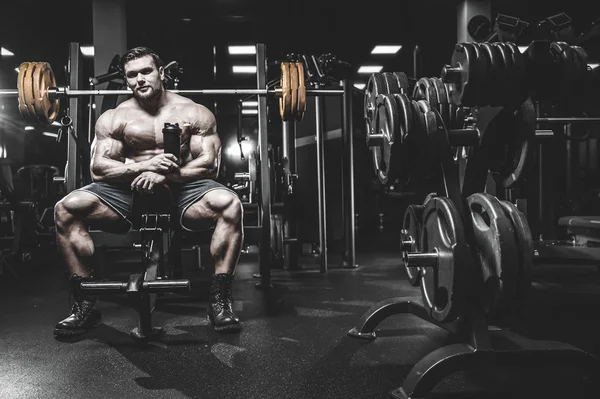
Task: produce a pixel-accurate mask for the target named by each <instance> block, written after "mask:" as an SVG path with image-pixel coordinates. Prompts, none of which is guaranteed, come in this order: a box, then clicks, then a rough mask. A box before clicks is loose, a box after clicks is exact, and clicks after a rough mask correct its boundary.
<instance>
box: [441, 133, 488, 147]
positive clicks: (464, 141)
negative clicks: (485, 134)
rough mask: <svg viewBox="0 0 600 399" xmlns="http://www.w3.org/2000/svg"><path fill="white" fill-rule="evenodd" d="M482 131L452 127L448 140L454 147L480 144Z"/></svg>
mask: <svg viewBox="0 0 600 399" xmlns="http://www.w3.org/2000/svg"><path fill="white" fill-rule="evenodd" d="M480 138H481V132H480V131H479V129H478V128H474V129H450V130H448V141H450V145H451V146H453V147H470V146H477V145H479V140H480Z"/></svg>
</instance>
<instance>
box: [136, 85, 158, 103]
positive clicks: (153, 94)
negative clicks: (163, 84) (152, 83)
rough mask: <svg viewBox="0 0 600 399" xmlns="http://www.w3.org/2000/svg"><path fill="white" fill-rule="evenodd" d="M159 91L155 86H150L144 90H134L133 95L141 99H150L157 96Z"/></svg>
mask: <svg viewBox="0 0 600 399" xmlns="http://www.w3.org/2000/svg"><path fill="white" fill-rule="evenodd" d="M159 94H160V92H159V91H158V90H156V89H155V88H153V87H151V88H149V89H148V90H147V91H145V92H139V91H138V90H135V92H134V97H135V98H137V99H138V100H141V101H151V100H153V99H155V98H157V97H158V96H159Z"/></svg>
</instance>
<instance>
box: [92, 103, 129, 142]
mask: <svg viewBox="0 0 600 399" xmlns="http://www.w3.org/2000/svg"><path fill="white" fill-rule="evenodd" d="M122 104H123V103H121V104H119V105H118V106H117V107H116V108H113V109H109V110H107V111H105V112H104V113H102V115H100V116H99V117H98V120H97V121H96V132H99V133H101V134H104V135H107V136H112V137H115V136H118V135H119V134H120V133H121V132H122V130H123V126H124V124H125V123H124V121H125V120H127V114H128V113H129V112H131V111H132V108H131V107H128V106H124V107H121V105H122ZM115 138H116V137H115Z"/></svg>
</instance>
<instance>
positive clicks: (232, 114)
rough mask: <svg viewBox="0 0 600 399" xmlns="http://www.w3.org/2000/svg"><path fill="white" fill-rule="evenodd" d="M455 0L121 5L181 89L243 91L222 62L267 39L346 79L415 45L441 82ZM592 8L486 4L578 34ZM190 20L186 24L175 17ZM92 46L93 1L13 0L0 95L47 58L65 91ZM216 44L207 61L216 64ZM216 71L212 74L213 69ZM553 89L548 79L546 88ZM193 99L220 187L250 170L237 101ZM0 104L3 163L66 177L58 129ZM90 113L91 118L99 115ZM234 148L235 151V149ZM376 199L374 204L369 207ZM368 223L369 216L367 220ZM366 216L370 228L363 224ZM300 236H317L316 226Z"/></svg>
mask: <svg viewBox="0 0 600 399" xmlns="http://www.w3.org/2000/svg"><path fill="white" fill-rule="evenodd" d="M457 4H458V2H456V1H447V0H423V1H415V2H407V1H392V0H380V1H376V2H375V1H370V2H357V3H356V4H354V3H352V2H347V1H340V0H335V1H327V0H318V1H317V0H308V1H301V2H291V1H272V0H268V1H263V0H261V1H259V0H252V1H245V0H205V1H195V2H192V1H184V0H171V1H168V2H158V3H155V2H150V1H147V0H128V1H127V5H126V9H127V17H126V24H127V45H128V47H133V46H138V45H144V46H148V47H152V48H153V49H155V50H156V51H157V52H158V53H159V54H161V56H162V57H163V59H164V61H165V62H169V61H172V60H176V61H178V62H179V63H180V66H181V67H182V68H183V69H184V73H183V75H182V77H181V82H180V88H181V89H190V88H195V89H198V88H252V87H254V86H255V84H256V77H255V75H254V74H251V75H237V74H235V75H234V74H233V73H231V65H232V64H233V63H234V62H235V63H243V64H247V65H254V64H255V58H254V56H253V55H250V56H236V57H235V58H234V57H232V56H230V55H228V54H227V51H226V48H227V45H229V44H254V43H256V42H261V43H265V44H266V47H267V58H268V61H269V62H274V61H277V60H281V59H282V58H283V57H284V56H285V55H286V54H288V53H291V52H295V53H305V54H315V55H320V54H323V53H333V54H335V55H336V56H337V57H338V58H340V59H342V60H345V61H347V62H349V63H350V64H351V65H352V66H353V70H354V72H356V70H357V69H358V67H359V66H360V65H361V64H363V63H376V64H380V65H383V66H384V70H389V71H392V70H394V71H406V72H407V73H408V74H409V75H412V73H413V60H412V56H413V49H414V47H415V45H418V46H419V48H420V50H421V56H422V63H421V65H422V70H421V71H420V76H439V74H440V70H441V67H442V66H443V65H444V64H445V63H447V62H449V60H450V57H451V55H452V51H453V45H454V44H455V43H456V41H457V33H456V32H457V11H456V10H457ZM599 7H600V6H598V5H597V4H596V5H595V3H594V2H583V1H568V2H546V1H541V0H536V1H517V0H514V1H513V0H502V1H493V2H492V20H493V19H494V18H495V16H496V15H497V14H498V13H502V14H508V15H511V16H515V17H519V18H522V19H524V20H525V21H527V22H529V23H530V27H533V26H534V25H535V23H536V22H537V21H539V20H541V19H543V18H545V17H547V16H550V15H553V14H556V13H558V12H565V13H567V14H568V15H569V16H570V17H571V18H572V19H573V26H574V28H575V30H576V31H577V32H581V31H583V30H585V29H586V27H587V26H588V25H589V24H590V23H591V22H592V21H594V20H595V19H597V18H599V17H600V10H599ZM184 18H185V19H190V20H189V21H184V20H183V19H184ZM532 38H533V34H532V29H528V30H527V31H526V32H525V33H524V34H523V35H522V37H521V38H520V41H519V43H517V44H519V45H527V44H528V43H529V42H530V41H531V40H532ZM70 42H78V43H80V44H81V45H91V44H93V34H92V2H91V1H90V0H79V1H73V0H66V1H61V2H47V1H40V0H21V1H19V2H11V3H8V4H3V6H2V12H1V13H0V45H1V46H3V47H5V48H8V49H10V50H11V51H12V52H14V54H15V55H14V56H13V57H2V58H1V59H0V88H1V89H14V88H15V87H16V77H17V73H16V72H15V70H14V69H15V68H16V67H18V65H19V64H20V63H21V62H23V61H47V62H49V63H50V64H51V65H52V67H53V70H54V72H55V74H56V77H57V80H58V85H59V86H64V85H66V74H65V72H64V68H65V66H66V65H65V64H66V62H67V57H68V44H69V43H70ZM386 43H387V44H401V45H402V46H403V48H402V50H401V51H400V53H399V54H397V55H396V56H372V55H370V51H371V49H372V48H373V46H374V45H375V44H386ZM213 47H214V48H215V49H216V58H213ZM586 50H587V51H588V54H589V59H590V62H598V61H599V60H600V46H598V44H597V43H590V45H589V47H588V48H586ZM83 62H84V74H85V75H86V76H84V77H83V78H84V81H86V80H87V77H89V76H95V75H99V74H102V73H104V72H106V71H94V70H93V62H92V60H91V59H90V58H83ZM214 63H216V65H217V73H216V76H214V75H213V64H214ZM278 74H279V69H278V68H277V67H271V68H270V69H269V71H268V78H269V79H274V78H277V77H278ZM354 79H355V80H356V82H363V83H364V82H365V81H366V75H358V74H356V73H354ZM549 84H552V82H549ZM195 99H196V101H198V102H200V103H202V104H204V105H206V106H208V107H209V108H210V109H211V110H213V112H214V113H215V114H216V116H217V123H218V129H219V134H220V135H221V138H222V141H223V148H224V151H223V154H224V159H223V166H224V170H225V174H226V178H227V179H232V177H233V174H234V173H235V172H237V171H245V170H246V168H247V166H246V164H245V163H244V162H242V161H241V159H240V157H239V150H237V149H236V146H235V135H236V124H237V121H236V118H237V115H236V112H237V108H236V100H237V99H236V98H233V97H219V98H218V99H217V98H213V97H211V96H203V97H201V98H195ZM0 103H1V104H2V105H3V109H2V122H3V123H4V131H5V133H4V137H3V141H4V145H5V146H6V156H7V157H8V158H9V159H10V161H11V163H12V165H13V170H16V169H17V168H19V167H20V166H22V165H27V164H32V163H45V164H50V165H54V166H57V167H58V168H59V169H61V170H62V169H63V168H64V166H65V160H66V140H63V141H62V142H60V143H58V142H56V140H55V139H54V138H52V137H47V136H43V135H42V133H43V132H44V131H50V132H56V131H57V130H58V127H56V126H52V127H42V126H36V129H35V130H32V131H27V132H26V131H24V130H23V127H24V126H25V122H24V121H22V120H21V119H20V117H19V114H18V111H17V100H16V98H14V97H3V98H0ZM354 103H355V107H354V109H355V111H354V120H355V137H356V143H355V148H356V151H355V161H356V162H355V173H356V183H355V187H356V199H357V201H356V208H357V212H358V213H361V212H362V211H363V210H364V212H363V213H366V212H367V211H368V212H369V213H371V214H376V213H378V211H377V210H375V208H374V204H373V201H376V197H373V196H372V195H370V194H371V191H372V190H373V187H376V184H373V178H374V175H373V171H372V169H373V168H372V165H371V160H370V158H369V154H368V153H367V152H366V146H364V145H363V143H364V141H363V139H362V134H363V123H362V95H361V94H360V93H357V94H356V96H355V97H354ZM269 105H270V115H271V116H272V118H271V123H270V124H269V136H270V142H271V143H273V146H274V147H277V146H278V144H279V140H280V139H279V135H280V132H281V123H280V122H279V121H278V117H277V109H276V106H277V104H276V103H275V102H274V101H270V103H269ZM311 106H312V102H311V101H309V110H308V112H307V115H306V117H305V119H304V120H303V121H302V122H301V123H300V124H299V125H298V137H302V136H306V135H313V134H314V115H313V114H314V110H313V109H311V108H310V107H311ZM339 107H340V103H339V100H338V99H328V100H327V110H328V111H327V112H328V117H327V130H333V129H336V128H339V127H340V114H339ZM96 116H97V115H96ZM256 131H257V122H256V118H255V117H254V116H252V117H249V118H244V135H246V136H248V137H250V139H253V138H255V137H256ZM339 144H340V142H339V140H330V141H328V143H327V144H326V148H325V151H326V170H327V174H326V179H327V190H328V191H327V195H328V197H327V201H328V207H331V209H332V215H333V216H332V215H330V216H329V217H330V218H332V221H331V222H330V223H329V226H330V230H331V231H332V233H333V234H334V235H336V236H337V235H338V234H337V233H336V231H338V230H339V228H338V227H341V225H340V223H338V221H339V218H340V217H341V215H337V214H336V212H335V211H336V210H338V209H339V207H338V205H337V204H338V202H339V201H338V200H339V199H340V198H341V197H340V196H341V191H340V189H339V187H340V186H339V184H340V179H339V172H340V155H341V154H340V151H339ZM232 145H233V147H232ZM315 156H316V155H315V149H314V146H307V147H305V148H299V149H298V164H299V170H298V172H299V174H300V185H301V188H302V189H303V195H304V196H305V197H304V198H305V201H304V202H305V205H306V208H305V211H304V212H306V213H305V214H304V216H307V217H308V218H312V220H313V222H315V223H313V224H314V227H315V229H316V216H315V212H316V185H315V184H314V181H315V180H316V160H315V158H314V157H315ZM374 198H375V199H374ZM371 216H373V215H371ZM369 220H372V218H370V219H369ZM309 230H311V231H307V232H306V234H307V235H308V236H313V237H314V236H315V234H316V230H314V229H309Z"/></svg>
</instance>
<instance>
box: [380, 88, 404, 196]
mask: <svg viewBox="0 0 600 399" xmlns="http://www.w3.org/2000/svg"><path fill="white" fill-rule="evenodd" d="M399 122H400V121H399V115H398V105H397V104H396V99H395V98H394V95H393V94H380V95H379V96H377V100H376V108H375V132H376V136H377V137H378V138H379V142H380V144H379V145H378V146H375V147H374V148H373V150H374V151H373V164H374V167H375V173H376V175H377V178H378V179H379V181H380V182H381V184H383V185H388V184H389V185H391V184H393V183H394V181H395V180H396V177H397V172H398V165H397V163H398V161H399V160H398V159H397V158H395V157H394V156H395V155H397V152H398V151H397V149H396V148H393V147H394V141H395V140H396V137H398V138H400V136H401V132H400V125H399Z"/></svg>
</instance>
